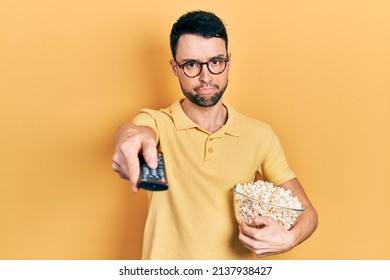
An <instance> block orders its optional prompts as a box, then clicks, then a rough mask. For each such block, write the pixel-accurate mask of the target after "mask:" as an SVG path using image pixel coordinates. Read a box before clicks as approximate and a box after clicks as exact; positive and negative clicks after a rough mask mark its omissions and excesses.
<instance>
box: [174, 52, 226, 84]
mask: <svg viewBox="0 0 390 280" xmlns="http://www.w3.org/2000/svg"><path fill="white" fill-rule="evenodd" d="M214 59H217V57H214V58H212V59H210V60H209V61H207V62H199V61H196V60H190V61H187V62H184V63H183V64H179V63H178V62H177V61H176V60H175V62H176V64H177V66H178V67H179V68H181V69H182V70H183V73H184V75H186V76H187V77H188V78H196V77H198V76H199V75H200V74H201V73H202V71H203V65H206V66H207V69H208V70H209V72H210V73H211V74H213V75H220V74H222V73H223V72H224V71H225V70H226V66H227V63H228V62H229V61H230V58H229V54H227V56H226V57H225V58H223V62H225V67H224V68H223V70H222V71H221V72H219V73H214V72H212V71H211V70H210V66H209V63H210V62H211V61H213V60H214ZM188 63H197V64H199V65H200V71H199V73H198V74H197V75H195V76H189V75H187V74H186V71H184V66H186V65H187V64H188Z"/></svg>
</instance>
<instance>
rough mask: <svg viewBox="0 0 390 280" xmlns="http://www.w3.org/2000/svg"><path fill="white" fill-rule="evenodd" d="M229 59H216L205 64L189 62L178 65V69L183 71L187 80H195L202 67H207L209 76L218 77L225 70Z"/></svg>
mask: <svg viewBox="0 0 390 280" xmlns="http://www.w3.org/2000/svg"><path fill="white" fill-rule="evenodd" d="M229 60H230V59H229V57H226V58H225V57H216V58H213V59H211V60H210V61H207V62H199V61H196V60H190V61H187V62H185V63H183V64H178V63H177V62H176V63H177V65H178V66H179V68H181V69H183V72H184V75H186V76H187V77H188V78H195V77H197V76H199V75H200V73H202V69H203V65H207V69H209V71H210V73H211V74H214V75H219V74H221V73H222V72H223V71H225V69H226V65H227V63H228V62H229Z"/></svg>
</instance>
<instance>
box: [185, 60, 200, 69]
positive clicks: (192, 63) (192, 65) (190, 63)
mask: <svg viewBox="0 0 390 280" xmlns="http://www.w3.org/2000/svg"><path fill="white" fill-rule="evenodd" d="M184 66H185V67H186V68H188V69H193V68H196V67H198V63H196V62H193V61H190V62H187V63H186V64H185V65H184Z"/></svg>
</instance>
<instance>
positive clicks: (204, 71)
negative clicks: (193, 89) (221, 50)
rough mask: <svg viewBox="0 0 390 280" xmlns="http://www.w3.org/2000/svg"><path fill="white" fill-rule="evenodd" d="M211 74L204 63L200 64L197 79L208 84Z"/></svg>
mask: <svg viewBox="0 0 390 280" xmlns="http://www.w3.org/2000/svg"><path fill="white" fill-rule="evenodd" d="M211 76H212V74H211V73H210V71H209V69H208V68H207V65H206V64H203V65H202V71H201V72H200V74H199V81H200V82H202V83H205V84H208V83H209V82H210V81H211Z"/></svg>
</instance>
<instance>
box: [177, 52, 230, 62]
mask: <svg viewBox="0 0 390 280" xmlns="http://www.w3.org/2000/svg"><path fill="white" fill-rule="evenodd" d="M225 56H226V54H218V55H215V56H212V57H211V58H209V60H207V62H208V61H211V60H213V59H216V58H225ZM187 62H200V63H202V61H200V60H198V59H195V58H185V59H183V62H182V64H184V63H187Z"/></svg>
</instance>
